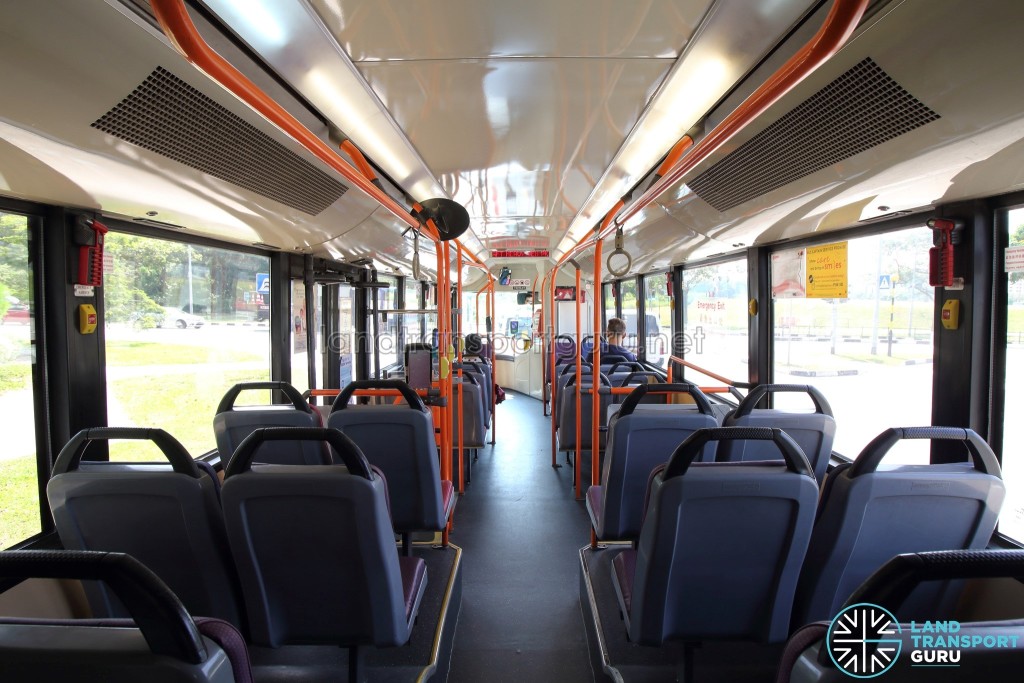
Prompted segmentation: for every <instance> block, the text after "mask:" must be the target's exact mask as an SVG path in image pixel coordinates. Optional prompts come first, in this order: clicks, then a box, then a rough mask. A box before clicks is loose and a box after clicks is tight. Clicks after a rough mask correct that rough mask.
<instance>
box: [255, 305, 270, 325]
mask: <svg viewBox="0 0 1024 683" xmlns="http://www.w3.org/2000/svg"><path fill="white" fill-rule="evenodd" d="M264 320H270V304H256V322H258V323H261V322H263V321H264Z"/></svg>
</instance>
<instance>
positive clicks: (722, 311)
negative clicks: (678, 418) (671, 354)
mask: <svg viewBox="0 0 1024 683" xmlns="http://www.w3.org/2000/svg"><path fill="white" fill-rule="evenodd" d="M682 347H683V357H684V358H686V360H689V361H691V362H693V363H696V364H697V365H699V366H701V367H702V368H706V369H708V370H711V371H713V372H716V373H718V374H720V375H724V376H725V377H728V378H729V379H731V380H732V381H734V382H745V381H747V377H748V375H749V372H748V370H747V363H746V358H747V262H746V260H745V259H740V260H738V261H726V262H725V263H718V264H714V265H710V266H701V267H698V268H687V269H686V270H684V271H683V335H682ZM691 376H692V377H693V381H696V382H698V383H703V382H706V381H707V378H706V377H704V376H702V375H690V374H689V373H688V374H687V377H691Z"/></svg>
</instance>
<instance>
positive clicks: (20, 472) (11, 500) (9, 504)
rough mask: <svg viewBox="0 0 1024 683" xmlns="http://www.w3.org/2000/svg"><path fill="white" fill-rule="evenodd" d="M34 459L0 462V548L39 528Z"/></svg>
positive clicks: (15, 459)
mask: <svg viewBox="0 0 1024 683" xmlns="http://www.w3.org/2000/svg"><path fill="white" fill-rule="evenodd" d="M37 486H38V484H37V481H36V458H35V455H28V456H24V457H21V458H13V459H11V460H4V461H2V462H0V550H2V549H4V548H9V547H10V546H12V545H14V544H15V543H20V542H21V541H24V540H25V539H26V538H28V537H29V536H34V535H35V534H38V533H39V531H40V524H39V495H38V490H37V488H36V487H37Z"/></svg>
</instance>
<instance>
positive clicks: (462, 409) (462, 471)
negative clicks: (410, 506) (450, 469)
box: [455, 244, 466, 493]
mask: <svg viewBox="0 0 1024 683" xmlns="http://www.w3.org/2000/svg"><path fill="white" fill-rule="evenodd" d="M456 253H457V254H458V256H457V258H456V260H455V267H456V268H457V269H458V275H456V281H457V283H458V285H457V287H456V290H455V291H456V292H457V294H456V301H457V302H458V304H459V307H458V308H459V313H458V315H459V318H458V320H459V324H458V329H457V330H456V331H457V332H458V333H459V338H457V339H456V340H455V343H456V347H455V348H456V349H457V351H456V353H457V354H458V361H459V493H464V492H465V490H466V455H465V454H466V451H465V450H464V449H465V445H464V442H463V439H464V437H463V432H465V429H464V428H463V424H462V422H463V420H465V415H466V404H465V403H463V401H462V399H463V391H462V380H463V377H464V375H463V374H462V339H461V337H462V245H461V244H459V245H458V247H457V251H456Z"/></svg>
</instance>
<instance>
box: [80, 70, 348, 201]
mask: <svg viewBox="0 0 1024 683" xmlns="http://www.w3.org/2000/svg"><path fill="white" fill-rule="evenodd" d="M92 126H93V128H98V129H99V130H101V131H103V132H104V133H108V134H110V135H113V136H115V137H118V138H120V139H122V140H125V141H127V142H130V143H132V144H134V145H138V146H139V147H142V148H144V149H148V150H150V151H151V152H156V153H157V154H161V155H163V156H165V157H167V158H169V159H173V160H174V161H178V162H180V163H182V164H185V165H186V166H189V167H191V168H194V169H196V170H198V171H201V172H203V173H207V174H209V175H211V176H213V177H215V178H220V179H221V180H225V181H227V182H229V183H233V184H234V185H238V186H239V187H242V188H245V189H246V190H250V191H252V192H255V193H257V194H260V195H263V196H264V197H268V198H270V199H273V200H275V201H277V202H280V203H282V204H285V205H287V206H290V207H292V208H293V209H298V210H299V211H303V212H305V213H307V214H310V215H313V216H315V215H317V214H319V213H321V212H322V211H323V210H324V209H326V208H327V207H328V206H330V205H331V204H333V203H334V202H336V201H337V200H338V199H339V198H340V197H341V196H342V195H343V194H345V192H346V191H347V190H348V188H347V187H345V186H344V185H342V184H341V183H340V182H338V181H337V180H335V179H334V178H332V177H331V176H330V175H328V174H327V173H324V172H323V171H322V170H320V169H319V168H317V167H316V166H314V165H312V164H311V163H309V162H308V161H306V160H305V159H303V158H302V157H300V156H298V155H297V154H295V153H294V152H292V151H291V150H289V149H287V148H286V147H284V146H283V145H281V144H280V143H278V142H276V141H275V140H273V139H272V138H271V137H269V136H268V135H266V134H265V133H263V132H262V131H260V130H259V129H257V128H254V127H253V126H251V125H250V124H248V123H246V122H245V121H243V120H242V119H240V118H238V117H237V116H235V115H234V114H232V113H231V112H230V111H228V110H227V109H225V108H224V107H222V106H220V105H219V104H217V103H216V102H214V101H213V100H211V99H210V98H209V97H207V96H206V95H204V94H203V93H201V92H199V91H198V90H196V89H195V88H193V87H192V86H190V85H189V84H188V83H185V82H184V81H183V80H181V79H180V78H178V77H177V76H175V75H174V74H172V73H170V72H169V71H167V70H166V69H164V68H163V67H157V68H156V70H155V71H153V73H151V74H150V75H149V76H148V77H147V78H146V80H144V81H143V82H142V83H141V84H140V85H139V86H138V87H137V88H135V90H133V91H132V92H131V94H130V95H128V96H127V97H126V98H124V99H123V100H121V102H120V103H119V104H118V105H117V106H115V107H114V108H113V109H111V110H110V111H108V112H107V113H106V114H104V115H103V116H101V117H100V118H99V119H97V120H96V121H95V122H94V123H93V124H92Z"/></svg>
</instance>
